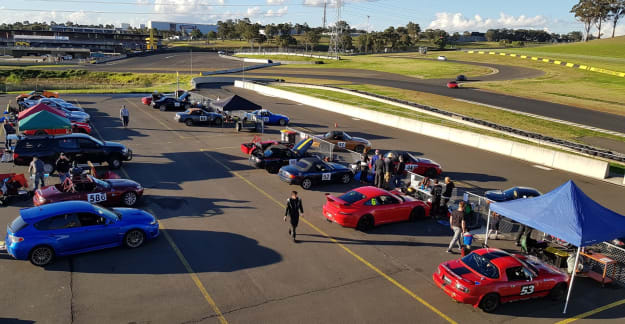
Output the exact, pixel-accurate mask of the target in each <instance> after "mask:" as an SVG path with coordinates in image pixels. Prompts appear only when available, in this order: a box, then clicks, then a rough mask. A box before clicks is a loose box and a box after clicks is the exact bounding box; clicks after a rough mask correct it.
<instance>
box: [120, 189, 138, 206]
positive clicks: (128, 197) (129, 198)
mask: <svg viewBox="0 0 625 324" xmlns="http://www.w3.org/2000/svg"><path fill="white" fill-rule="evenodd" d="M138 200H139V199H138V197H137V194H136V193H134V192H132V191H129V192H127V193H125V194H124V195H123V196H122V202H123V203H124V206H126V207H132V206H134V205H136V204H137V201H138Z"/></svg>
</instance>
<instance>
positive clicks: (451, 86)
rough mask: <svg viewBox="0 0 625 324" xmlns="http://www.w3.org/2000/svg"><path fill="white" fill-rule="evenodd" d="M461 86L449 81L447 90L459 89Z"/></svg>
mask: <svg viewBox="0 0 625 324" xmlns="http://www.w3.org/2000/svg"><path fill="white" fill-rule="evenodd" d="M459 86H460V85H459V84H458V82H457V81H449V82H447V88H449V89H458V87H459Z"/></svg>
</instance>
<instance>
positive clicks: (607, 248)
mask: <svg viewBox="0 0 625 324" xmlns="http://www.w3.org/2000/svg"><path fill="white" fill-rule="evenodd" d="M592 249H593V250H598V252H599V253H601V254H605V255H606V256H608V257H610V258H612V259H613V260H615V261H616V263H614V264H610V265H608V269H607V272H606V273H607V275H609V276H610V277H611V278H612V279H613V280H614V282H616V283H618V284H619V285H621V286H625V249H624V248H622V247H619V246H616V245H614V244H612V243H608V242H602V243H599V244H597V245H593V246H592ZM592 266H593V267H599V269H594V270H595V271H598V272H599V273H602V272H603V269H601V268H600V267H602V266H600V265H598V264H597V263H596V262H594V261H593V262H592Z"/></svg>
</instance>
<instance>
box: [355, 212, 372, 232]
mask: <svg viewBox="0 0 625 324" xmlns="http://www.w3.org/2000/svg"><path fill="white" fill-rule="evenodd" d="M373 225H374V221H373V216H371V215H364V216H362V217H360V219H359V220H358V224H357V225H356V229H358V230H360V231H363V232H366V231H368V230H370V229H372V228H373Z"/></svg>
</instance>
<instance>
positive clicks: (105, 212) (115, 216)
mask: <svg viewBox="0 0 625 324" xmlns="http://www.w3.org/2000/svg"><path fill="white" fill-rule="evenodd" d="M93 207H94V208H95V210H96V212H97V213H98V215H101V216H104V217H106V218H108V219H111V220H114V221H118V220H120V219H122V214H120V213H118V212H116V211H114V210H110V209H106V208H104V207H101V206H97V205H94V206H93Z"/></svg>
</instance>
